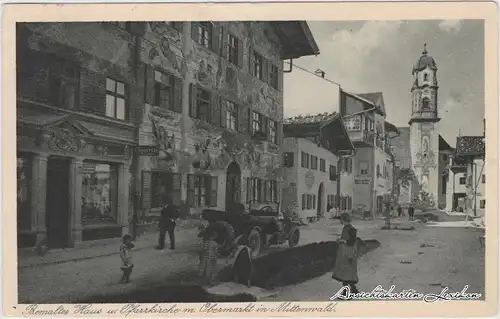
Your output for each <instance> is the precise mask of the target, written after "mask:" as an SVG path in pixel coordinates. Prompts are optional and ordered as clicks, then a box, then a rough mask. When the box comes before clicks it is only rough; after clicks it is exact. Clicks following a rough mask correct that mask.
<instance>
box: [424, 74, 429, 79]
mask: <svg viewBox="0 0 500 319" xmlns="http://www.w3.org/2000/svg"><path fill="white" fill-rule="evenodd" d="M424 81H429V75H428V74H427V73H425V74H424Z"/></svg>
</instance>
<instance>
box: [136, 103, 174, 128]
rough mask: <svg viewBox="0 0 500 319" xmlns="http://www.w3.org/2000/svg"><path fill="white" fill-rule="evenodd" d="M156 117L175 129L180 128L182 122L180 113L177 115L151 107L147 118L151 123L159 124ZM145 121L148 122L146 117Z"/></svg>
mask: <svg viewBox="0 0 500 319" xmlns="http://www.w3.org/2000/svg"><path fill="white" fill-rule="evenodd" d="M155 117H157V118H159V119H161V122H162V123H164V124H166V125H168V126H171V127H175V128H178V127H179V125H180V121H181V115H180V114H179V113H175V112H173V111H171V110H166V109H164V108H162V107H159V106H153V107H151V109H150V111H149V116H148V117H147V118H148V119H149V120H150V121H151V122H153V121H156V122H159V120H158V119H155ZM144 120H146V117H144ZM143 124H144V123H143Z"/></svg>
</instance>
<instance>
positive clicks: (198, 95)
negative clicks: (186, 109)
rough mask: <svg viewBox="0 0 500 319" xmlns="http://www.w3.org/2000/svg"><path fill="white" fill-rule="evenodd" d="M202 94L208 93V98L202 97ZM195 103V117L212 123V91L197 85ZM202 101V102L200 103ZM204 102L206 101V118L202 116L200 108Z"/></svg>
mask: <svg viewBox="0 0 500 319" xmlns="http://www.w3.org/2000/svg"><path fill="white" fill-rule="evenodd" d="M202 94H207V96H208V97H207V99H203V98H201V96H202ZM195 99H196V100H195V104H196V114H195V116H194V118H196V119H198V120H201V121H205V122H207V123H210V120H211V115H212V92H210V91H208V90H205V89H203V88H201V87H197V88H196V89H195ZM200 102H201V103H200ZM203 102H206V108H207V109H206V118H201V116H200V113H201V112H200V109H201V107H202V105H203Z"/></svg>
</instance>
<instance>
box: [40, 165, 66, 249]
mask: <svg viewBox="0 0 500 319" xmlns="http://www.w3.org/2000/svg"><path fill="white" fill-rule="evenodd" d="M69 165H70V161H69V159H64V158H49V161H48V165H47V184H46V188H47V198H46V207H45V221H46V226H47V240H48V246H49V247H50V248H61V247H67V246H68V245H69V238H70V229H71V228H70V225H69V220H70V219H69V194H70V191H69V189H68V188H69V177H70V176H69Z"/></svg>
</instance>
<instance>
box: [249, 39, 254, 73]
mask: <svg viewBox="0 0 500 319" xmlns="http://www.w3.org/2000/svg"><path fill="white" fill-rule="evenodd" d="M248 73H250V74H251V75H255V74H254V60H253V48H252V46H249V47H248Z"/></svg>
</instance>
